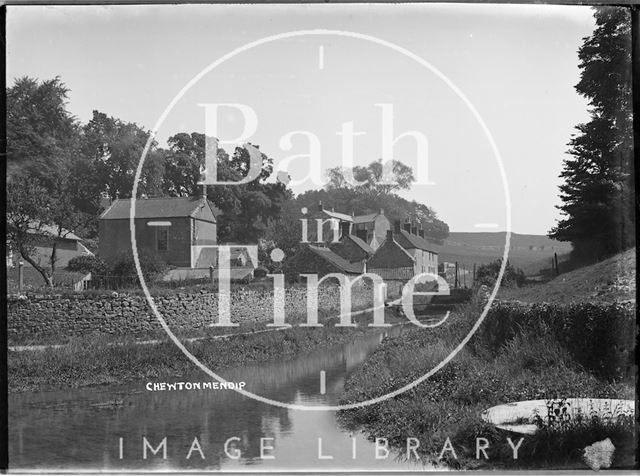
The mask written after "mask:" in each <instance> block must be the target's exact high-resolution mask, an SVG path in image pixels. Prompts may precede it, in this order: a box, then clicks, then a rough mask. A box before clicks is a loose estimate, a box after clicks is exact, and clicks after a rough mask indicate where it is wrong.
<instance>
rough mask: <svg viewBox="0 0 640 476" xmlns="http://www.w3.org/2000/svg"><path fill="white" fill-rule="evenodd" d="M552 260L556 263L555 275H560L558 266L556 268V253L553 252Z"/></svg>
mask: <svg viewBox="0 0 640 476" xmlns="http://www.w3.org/2000/svg"><path fill="white" fill-rule="evenodd" d="M553 260H554V261H555V263H556V276H560V268H558V253H553Z"/></svg>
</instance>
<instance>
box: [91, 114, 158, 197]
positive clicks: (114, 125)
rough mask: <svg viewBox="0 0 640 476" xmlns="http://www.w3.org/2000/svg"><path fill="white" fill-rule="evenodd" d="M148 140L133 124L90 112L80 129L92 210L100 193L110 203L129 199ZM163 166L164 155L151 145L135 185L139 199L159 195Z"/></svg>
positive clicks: (138, 127)
mask: <svg viewBox="0 0 640 476" xmlns="http://www.w3.org/2000/svg"><path fill="white" fill-rule="evenodd" d="M148 139H149V132H147V131H146V130H145V129H143V128H142V127H140V126H138V125H137V124H135V123H133V122H124V121H121V120H120V119H117V118H115V117H109V116H107V115H106V114H104V113H102V112H99V111H93V117H92V119H91V120H90V121H89V122H88V123H87V124H86V125H85V126H84V127H83V152H84V156H85V157H86V158H88V159H89V161H88V164H87V167H86V170H85V171H84V172H85V174H91V175H93V180H91V182H90V183H91V184H92V190H91V191H90V194H91V196H92V199H93V202H94V203H93V205H94V208H95V207H97V203H98V201H99V197H100V193H103V192H104V193H107V194H108V195H109V196H110V197H111V198H112V199H116V198H131V193H132V191H133V179H134V177H135V173H136V169H137V168H138V164H139V163H140V159H141V157H142V152H143V150H144V147H145V145H146V143H147V140H148ZM163 166H164V152H163V151H162V150H159V149H158V148H157V143H156V142H155V141H153V143H152V144H151V147H150V149H149V152H148V154H147V156H146V158H145V163H144V165H143V169H142V173H141V177H140V183H139V184H138V193H139V196H143V195H146V196H149V197H153V196H161V195H162V177H163V175H164V168H163ZM87 178H89V179H90V177H87Z"/></svg>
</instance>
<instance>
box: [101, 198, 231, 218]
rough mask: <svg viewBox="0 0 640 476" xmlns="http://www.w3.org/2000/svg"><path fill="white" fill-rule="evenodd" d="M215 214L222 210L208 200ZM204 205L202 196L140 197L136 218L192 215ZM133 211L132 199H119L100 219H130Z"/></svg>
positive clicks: (137, 203) (137, 201)
mask: <svg viewBox="0 0 640 476" xmlns="http://www.w3.org/2000/svg"><path fill="white" fill-rule="evenodd" d="M207 203H208V204H209V207H210V208H211V211H212V212H213V214H214V216H218V215H219V214H220V213H221V212H220V210H218V209H217V208H216V207H214V206H213V204H212V203H211V202H209V201H207ZM201 205H202V199H201V198H200V197H171V198H146V199H143V198H139V199H137V200H136V210H135V211H136V218H176V217H189V216H192V215H193V214H194V213H195V212H196V211H197V210H198V209H199V208H200V206H201ZM130 213H131V199H130V198H122V199H118V200H116V201H115V202H113V203H112V204H111V206H110V207H109V208H107V209H106V210H105V211H104V212H103V213H102V215H100V220H122V219H129V214H130Z"/></svg>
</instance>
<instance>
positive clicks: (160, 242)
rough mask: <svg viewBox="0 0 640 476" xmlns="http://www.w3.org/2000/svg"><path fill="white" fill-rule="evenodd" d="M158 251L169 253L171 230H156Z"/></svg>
mask: <svg viewBox="0 0 640 476" xmlns="http://www.w3.org/2000/svg"><path fill="white" fill-rule="evenodd" d="M156 249H157V250H158V251H167V250H168V249H169V229H168V228H156Z"/></svg>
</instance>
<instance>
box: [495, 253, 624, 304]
mask: <svg viewBox="0 0 640 476" xmlns="http://www.w3.org/2000/svg"><path fill="white" fill-rule="evenodd" d="M635 276H636V252H635V250H634V249H631V250H628V251H625V252H624V253H620V254H618V255H616V256H614V257H612V258H609V259H607V260H604V261H601V262H599V263H596V264H594V265H591V266H585V267H583V268H579V269H576V270H574V271H571V272H568V273H565V274H561V275H560V276H558V277H557V278H555V279H553V280H551V281H549V282H547V283H544V284H531V285H528V286H525V287H523V288H520V289H504V288H503V289H501V290H500V294H499V297H500V298H502V299H513V300H518V301H524V302H540V301H544V302H553V303H568V302H574V301H596V302H620V301H628V300H635V298H636V296H635V294H636V280H635V279H636V278H635Z"/></svg>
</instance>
